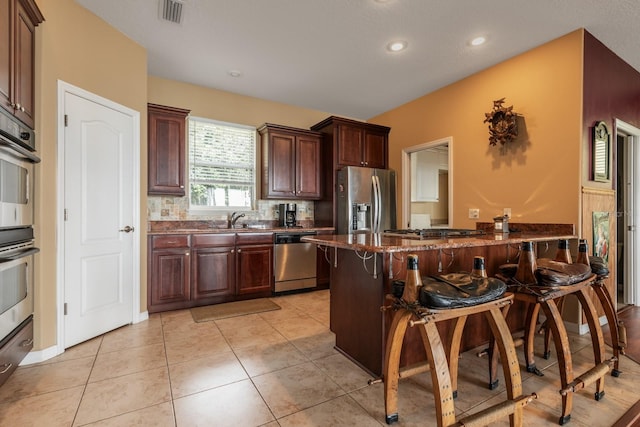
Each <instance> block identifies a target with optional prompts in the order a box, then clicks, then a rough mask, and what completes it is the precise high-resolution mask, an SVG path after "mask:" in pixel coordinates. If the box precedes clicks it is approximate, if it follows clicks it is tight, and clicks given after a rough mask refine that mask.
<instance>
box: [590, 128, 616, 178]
mask: <svg viewBox="0 0 640 427" xmlns="http://www.w3.org/2000/svg"><path fill="white" fill-rule="evenodd" d="M609 139H610V138H609V130H608V129H607V125H606V124H605V123H604V122H597V123H596V124H595V126H594V127H593V138H592V144H591V158H592V160H593V164H592V173H593V180H594V181H598V182H609V180H610V173H609V163H610V162H609V158H610V152H611V147H610V145H611V144H610V141H609Z"/></svg>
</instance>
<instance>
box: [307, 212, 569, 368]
mask: <svg viewBox="0 0 640 427" xmlns="http://www.w3.org/2000/svg"><path fill="white" fill-rule="evenodd" d="M523 228H526V227H523ZM576 238H577V236H576V235H575V234H574V231H573V226H572V225H562V224H560V225H559V226H555V227H545V231H544V232H540V231H537V232H536V231H524V230H523V232H519V233H506V234H503V233H500V234H493V233H486V234H485V235H481V236H474V237H455V238H435V239H430V238H429V239H409V238H399V237H388V236H385V235H384V234H353V235H326V236H310V237H304V238H303V240H305V241H307V242H311V243H315V244H316V245H318V247H319V248H320V249H322V250H323V251H324V255H325V259H326V261H327V262H329V263H330V264H331V273H330V274H331V299H330V327H331V330H332V331H333V332H334V333H335V335H336V349H337V350H339V351H340V352H342V353H343V354H345V355H346V356H347V357H349V358H351V359H352V360H353V361H354V362H356V363H357V364H358V365H360V366H361V367H363V368H364V369H366V370H367V371H369V372H370V373H371V374H373V375H374V376H379V375H380V374H381V373H382V368H383V363H384V360H383V358H384V350H385V344H386V336H387V330H388V327H389V325H390V322H391V316H390V312H389V314H387V312H385V311H384V310H381V307H383V306H384V305H385V295H386V294H390V293H391V287H392V283H393V281H394V280H404V278H405V275H406V255H407V254H416V255H418V260H419V261H418V263H419V264H418V265H419V268H420V273H421V275H422V276H428V275H433V274H439V273H449V272H458V271H470V270H471V267H472V263H473V258H474V257H475V256H483V257H484V258H485V267H486V269H487V274H488V275H489V276H492V275H493V274H494V273H495V272H496V271H497V270H498V267H499V266H500V265H502V264H505V263H516V262H517V259H518V255H519V250H520V244H521V243H522V242H524V241H532V242H535V243H537V256H538V257H543V256H546V257H553V256H554V255H555V251H556V248H557V241H558V240H559V239H576ZM525 314H526V313H525V310H524V307H523V304H522V303H516V304H514V306H513V307H512V308H511V309H510V310H509V316H508V317H507V322H508V324H509V327H510V328H511V330H512V331H516V330H519V329H521V328H522V327H523V325H524V320H525V319H524V317H525ZM449 326H450V322H440V323H439V324H438V329H439V330H440V333H441V335H442V336H443V337H446V336H447V335H445V334H447V333H448V330H449ZM489 334H490V327H489V325H488V324H487V323H486V320H485V318H484V317H483V316H480V315H473V316H470V317H469V319H468V320H467V326H466V328H465V331H464V334H463V338H462V346H461V351H466V350H469V349H471V348H474V347H477V346H480V345H482V344H484V343H486V342H488V340H489ZM445 341H446V340H445ZM425 359H426V357H425V354H424V348H423V347H422V342H421V339H420V336H419V333H418V331H417V330H413V329H412V328H410V329H409V330H408V331H407V335H406V336H405V342H404V345H403V350H402V356H401V360H400V363H401V366H409V365H412V364H414V363H419V362H422V361H424V360H425Z"/></svg>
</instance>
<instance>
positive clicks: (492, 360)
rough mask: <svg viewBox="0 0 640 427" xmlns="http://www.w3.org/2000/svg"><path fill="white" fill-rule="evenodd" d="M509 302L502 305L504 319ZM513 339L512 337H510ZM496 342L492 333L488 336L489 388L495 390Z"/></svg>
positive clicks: (496, 371) (496, 378) (496, 385)
mask: <svg viewBox="0 0 640 427" xmlns="http://www.w3.org/2000/svg"><path fill="white" fill-rule="evenodd" d="M509 308H511V304H507V305H505V306H504V307H502V317H503V318H504V319H505V320H506V318H507V314H508V313H509ZM512 340H513V338H512ZM499 355H500V352H499V351H498V343H497V342H496V339H495V337H494V336H493V334H492V335H491V337H489V390H495V389H496V388H497V387H498V358H499Z"/></svg>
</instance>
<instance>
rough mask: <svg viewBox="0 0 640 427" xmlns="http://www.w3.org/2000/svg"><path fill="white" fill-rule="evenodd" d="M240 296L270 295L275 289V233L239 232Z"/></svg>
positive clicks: (238, 282) (237, 246)
mask: <svg viewBox="0 0 640 427" xmlns="http://www.w3.org/2000/svg"><path fill="white" fill-rule="evenodd" d="M236 248H237V257H236V260H237V267H238V270H237V275H236V291H237V294H238V296H240V297H242V296H246V295H255V296H269V295H271V291H272V290H273V233H246V234H238V236H237V240H236Z"/></svg>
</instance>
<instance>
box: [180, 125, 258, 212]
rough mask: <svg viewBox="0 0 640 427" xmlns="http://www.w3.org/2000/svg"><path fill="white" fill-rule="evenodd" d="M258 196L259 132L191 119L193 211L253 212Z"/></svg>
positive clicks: (190, 149) (190, 172) (191, 202)
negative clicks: (257, 157)
mask: <svg viewBox="0 0 640 427" xmlns="http://www.w3.org/2000/svg"><path fill="white" fill-rule="evenodd" d="M255 194H256V129H255V128H253V127H249V126H242V125H237V124H233V123H225V122H218V121H213V120H208V119H202V118H197V117H190V118H189V203H190V207H191V209H195V210H205V209H215V210H231V209H252V208H253V206H254V200H255Z"/></svg>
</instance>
